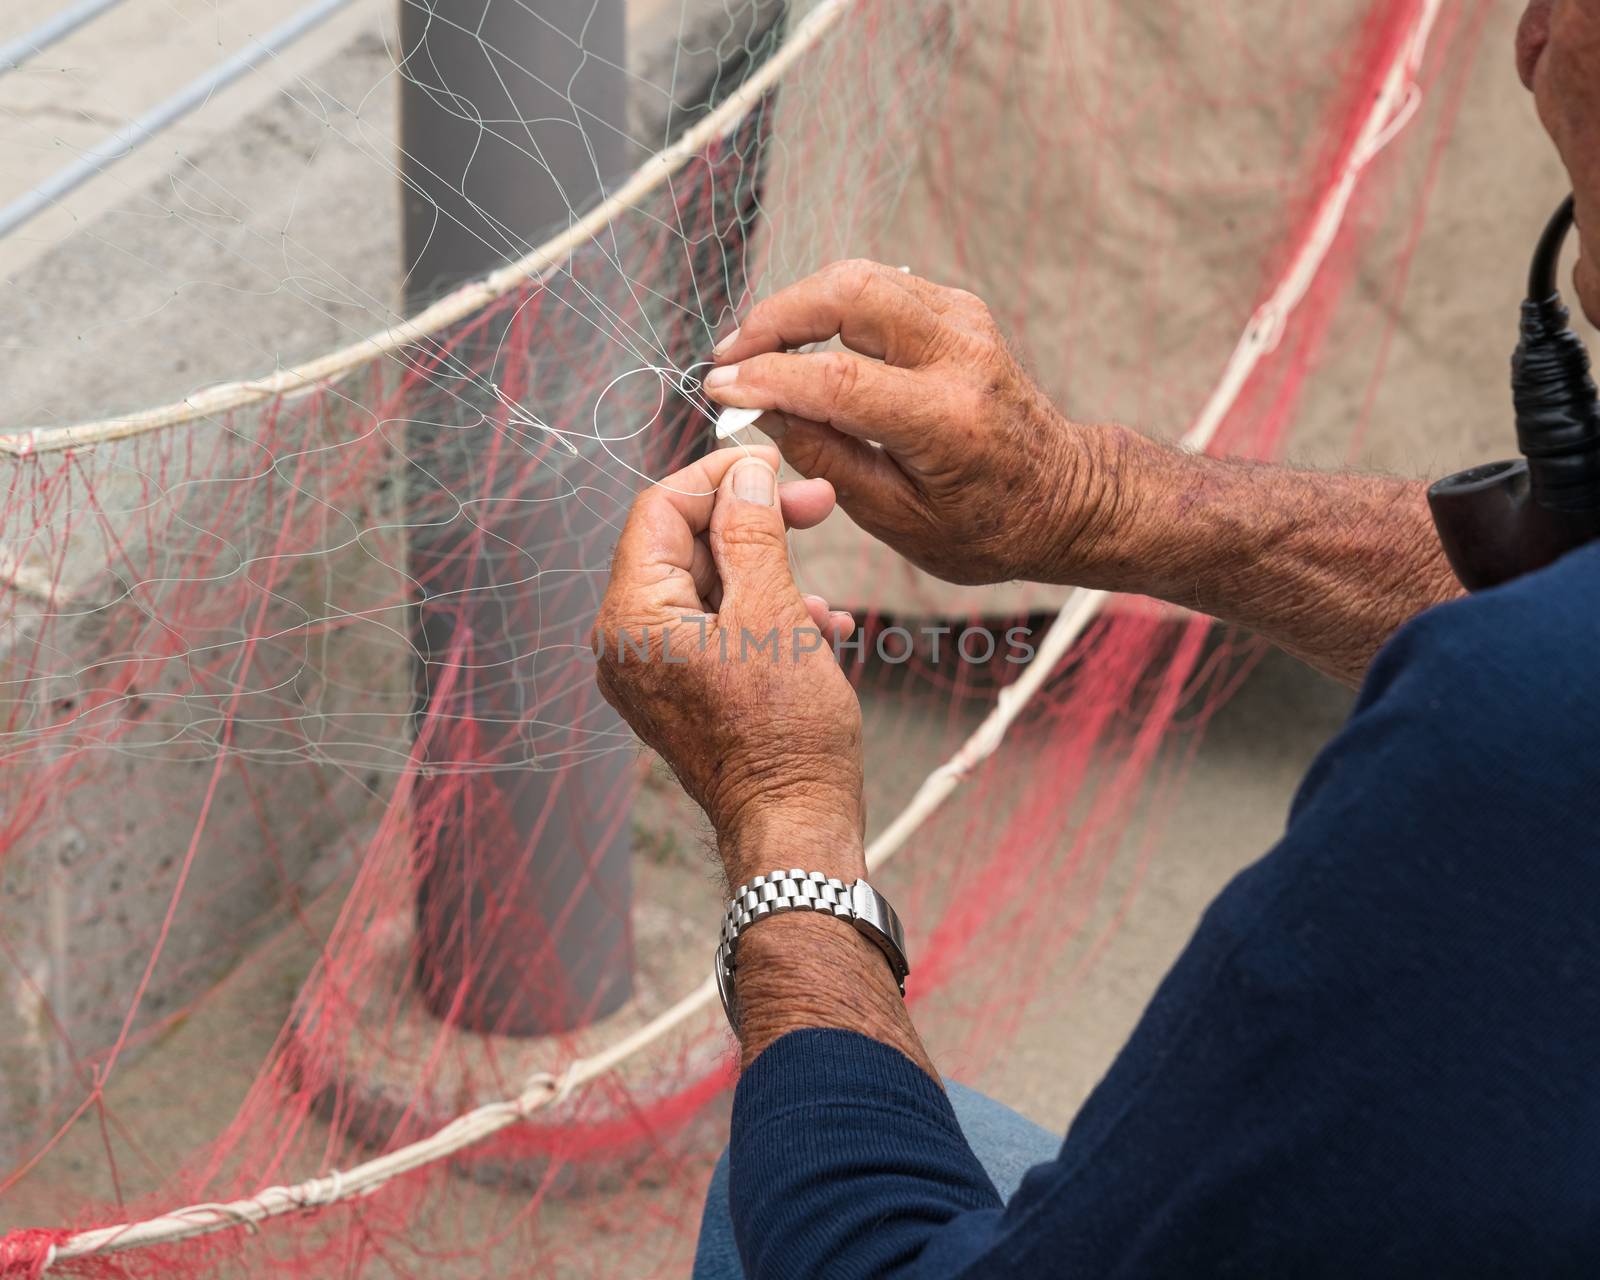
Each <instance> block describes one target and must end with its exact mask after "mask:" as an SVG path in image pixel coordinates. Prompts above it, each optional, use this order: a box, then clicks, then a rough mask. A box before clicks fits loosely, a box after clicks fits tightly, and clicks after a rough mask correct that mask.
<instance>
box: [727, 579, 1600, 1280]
mask: <svg viewBox="0 0 1600 1280" xmlns="http://www.w3.org/2000/svg"><path fill="white" fill-rule="evenodd" d="M731 1153H732V1182H731V1202H732V1211H733V1220H734V1230H735V1234H736V1238H737V1240H738V1243H739V1251H740V1254H741V1256H742V1257H743V1259H744V1263H745V1267H746V1270H747V1272H748V1274H749V1275H750V1276H751V1277H752V1280H772V1278H773V1277H801V1276H804V1277H811V1276H828V1277H836V1276H837V1277H848V1276H895V1277H918V1278H919V1280H933V1278H934V1277H940V1278H941V1280H942V1278H945V1277H957V1276H960V1277H972V1278H974V1280H975V1278H977V1277H1005V1278H1006V1280H1018V1278H1019V1277H1033V1276H1056V1275H1060V1276H1068V1277H1096V1278H1098V1277H1106V1276H1130V1277H1131V1276H1138V1277H1147V1276H1186V1277H1192V1276H1214V1275H1226V1276H1296V1277H1308V1276H1340V1277H1347V1276H1363V1277H1367V1276H1394V1277H1407V1278H1411V1277H1425V1276H1569V1275H1570V1276H1578V1275H1583V1276H1595V1275H1600V1176H1597V1172H1600V547H1595V548H1586V549H1584V550H1582V551H1579V552H1577V553H1574V554H1573V555H1570V556H1568V557H1567V558H1566V559H1564V560H1563V561H1561V562H1560V563H1558V564H1557V565H1555V566H1553V567H1552V568H1550V569H1547V570H1545V571H1544V572H1542V573H1539V574H1535V575H1532V576H1530V577H1528V578H1525V579H1522V580H1520V581H1518V582H1516V583H1513V584H1510V585H1509V586H1507V587H1503V588H1500V589H1498V590H1496V591H1492V592H1487V593H1484V594H1482V595H1478V596H1474V597H1472V598H1470V599H1467V600H1462V601H1459V602H1456V603H1452V604H1449V605H1446V606H1444V607H1442V608H1438V609H1434V610H1431V611H1429V612H1428V613H1426V614H1424V615H1422V616H1421V617H1419V618H1417V619H1415V620H1414V621H1413V622H1411V623H1410V624H1409V625H1407V626H1406V627H1405V628H1404V629H1403V630H1402V631H1400V632H1399V633H1398V634H1397V635H1396V636H1395V637H1394V639H1393V640H1392V641H1391V642H1390V643H1389V644H1388V645H1387V646H1386V647H1385V648H1384V649H1383V651H1382V652H1381V653H1380V654H1379V655H1378V657H1377V658H1376V660H1375V661H1374V663H1373V665H1372V668H1371V670H1370V672H1369V673H1368V677H1367V681H1366V687H1365V688H1364V690H1363V691H1362V695H1361V698H1360V701H1359V702H1358V704H1357V706H1356V709H1355V711H1354V713H1353V715H1352V716H1351V719H1350V721H1349V723H1348V724H1347V725H1346V726H1345V728H1344V729H1343V730H1342V732H1341V733H1340V734H1339V736H1338V737H1337V738H1335V739H1334V741H1333V742H1332V743H1331V744H1330V745H1329V746H1328V747H1327V748H1326V749H1325V750H1324V751H1323V752H1322V754H1321V756H1320V757H1319V758H1318V760H1317V762H1316V763H1315V765H1314V766H1313V767H1312V769H1311V772H1310V774H1309V775H1308V777H1307V778H1306V780H1305V782H1304V784H1303V785H1302V787H1301V789H1300V793H1299V795H1298V796H1297V797H1296V799H1295V803H1294V807H1293V809H1292V811H1291V815H1290V821H1289V825H1288V829H1287V832H1286V833H1285V835H1284V838H1283V840H1282V842H1281V843H1280V844H1279V845H1278V846H1277V847H1276V848H1275V849H1273V850H1272V852H1271V853H1269V854H1268V855H1267V856H1266V857H1265V858H1263V859H1262V860H1261V861H1259V862H1257V863H1256V864H1255V865H1253V866H1252V867H1250V868H1248V869H1247V870H1246V871H1244V872H1243V873H1241V874H1240V875H1239V876H1238V877H1237V878H1236V879H1235V880H1234V881H1233V882H1232V884H1230V885H1229V886H1228V888H1227V889H1226V890H1224V891H1223V893H1222V894H1221V896H1220V897H1218V899H1217V900H1216V901H1215V902H1214V903H1213V904H1212V905H1211V907H1210V908H1209V909H1208V910H1207V912H1206V913H1205V916H1204V918H1203V919H1202V920H1201V923H1200V926H1199V929H1198V930H1197V932H1196V933H1195V936H1194V938H1193V939H1192V940H1191V942H1190V943H1189V946H1188V948H1187V949H1186V950H1185V951H1184V953H1183V954H1182V956H1180V957H1179V959H1178V961H1177V963H1176V965H1175V966H1174V968H1173V970H1172V972H1171V973H1170V974H1169V975H1168V976H1167V978H1166V979H1165V981H1164V982H1163V983H1162V985H1161V987H1160V989H1159V990H1158V992H1157V993H1156V996H1155V998H1154V1000H1153V1001H1152V1002H1151V1004H1150V1007H1149V1009H1148V1010H1146V1012H1145V1015H1144V1017H1143V1019H1142V1021H1141V1022H1140V1024H1139V1026H1138V1027H1137V1029H1136V1030H1135V1031H1134V1034H1133V1036H1132V1038H1131V1039H1130V1040H1129V1042H1128V1044H1127V1045H1126V1047H1125V1048H1124V1049H1123V1050H1122V1052H1121V1054H1120V1055H1119V1056H1118V1058H1117V1060H1116V1061H1115V1063H1114V1064H1113V1065H1112V1067H1111V1069H1110V1071H1109V1072H1108V1073H1107V1075H1106V1077H1105V1079H1104V1080H1102V1081H1101V1083H1100V1085H1099V1086H1098V1088H1097V1089H1096V1090H1095V1091H1094V1093H1093V1094H1092V1095H1091V1096H1090V1098H1089V1100H1088V1101H1087V1102H1086V1103H1085V1104H1084V1107H1083V1109H1082V1111H1081V1112H1080V1113H1079V1115H1078V1117H1077V1119H1076V1120H1075V1121H1074V1122H1073V1125H1072V1128H1071V1130H1070V1132H1069V1133H1068V1134H1067V1138H1066V1142H1065V1144H1064V1145H1063V1147H1062V1149H1061V1154H1060V1156H1059V1157H1058V1158H1057V1159H1056V1160H1055V1161H1054V1162H1053V1163H1050V1164H1045V1165H1041V1166H1039V1167H1038V1168H1036V1169H1034V1170H1033V1171H1032V1172H1031V1173H1030V1174H1029V1175H1028V1176H1027V1178H1026V1179H1025V1181H1024V1182H1023V1184H1022V1187H1021V1189H1020V1190H1019V1191H1018V1192H1017V1194H1016V1196H1015V1198H1014V1199H1013V1200H1012V1201H1011V1203H1010V1205H1009V1206H1007V1207H1006V1208H1004V1209H1002V1208H1001V1206H1000V1203H999V1199H998V1197H997V1196H996V1194H995V1192H994V1189H993V1187H992V1186H991V1185H990V1183H989V1181H988V1179H987V1178H986V1177H985V1175H984V1172H983V1169H982V1168H981V1167H980V1166H979V1164H978V1163H977V1161H976V1159H975V1158H974V1156H973V1154H972V1152H971V1151H970V1149H969V1148H968V1147H967V1145H966V1143H965V1142H964V1141H963V1139H962V1136H961V1132H960V1130H959V1129H958V1128H957V1127H956V1123H955V1119H954V1116H953V1115H952V1113H951V1110H950V1107H949V1104H948V1103H947V1102H946V1100H945V1097H944V1094H943V1093H942V1091H941V1090H940V1089H939V1087H938V1086H937V1085H935V1084H934V1082H933V1081H932V1080H930V1079H928V1078H927V1077H926V1076H925V1075H924V1074H923V1073H922V1072H921V1071H919V1070H918V1069H917V1068H916V1067H915V1066H914V1065H913V1064H912V1063H911V1062H910V1061H909V1060H908V1059H906V1058H904V1057H902V1056H901V1055H900V1054H899V1053H897V1052H895V1051H894V1050H892V1049H889V1048H887V1047H886V1046H884V1045H881V1044H879V1043H877V1042H876V1041H873V1040H869V1039H867V1038H865V1037H862V1036H858V1035H854V1034H852V1033H848V1032H842V1031H807V1032H800V1033H797V1034H794V1035H790V1036H786V1037H784V1038H783V1039H781V1040H779V1041H778V1042H777V1043H775V1044H774V1045H772V1046H771V1047H770V1048H769V1049H768V1050H767V1051H766V1052H765V1053H763V1054H762V1055H761V1056H760V1057H759V1058H758V1059H757V1060H756V1062H755V1063H754V1064H753V1065H752V1067H751V1069H750V1070H749V1071H748V1072H747V1073H746V1074H745V1076H744V1079H743V1080H741V1081H740V1084H739V1089H738V1093H737V1096H736V1098H735V1101H734V1114H733V1138H732V1146H731Z"/></svg>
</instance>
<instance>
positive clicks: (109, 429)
mask: <svg viewBox="0 0 1600 1280" xmlns="http://www.w3.org/2000/svg"><path fill="white" fill-rule="evenodd" d="M857 2H858V0H820V3H819V4H818V5H817V7H816V8H815V9H813V10H812V11H811V12H810V13H809V14H807V15H806V16H805V18H804V19H802V20H801V21H800V23H799V24H797V25H796V27H795V29H794V31H793V32H792V33H791V34H790V36H789V38H788V39H787V40H785V41H784V42H783V45H782V46H781V47H780V48H779V49H777V50H776V51H775V52H774V53H773V55H772V56H771V57H770V58H768V59H767V60H766V61H765V62H763V63H762V64H761V66H760V67H759V68H757V70H756V71H755V72H754V73H753V74H752V75H751V76H750V78H749V79H747V80H746V81H745V82H744V83H743V84H742V85H740V86H739V88H738V89H737V90H736V91H735V92H734V93H732V94H730V95H729V97H728V99H727V101H726V102H724V103H722V105H721V106H719V107H718V108H717V109H716V110H715V111H713V112H712V113H711V114H710V115H708V116H707V117H706V118H705V119H704V120H702V121H700V122H699V123H698V124H696V125H694V126H693V127H692V128H690V129H688V130H687V131H686V132H685V133H684V134H683V135H682V136H681V137H680V138H679V139H678V140H677V141H676V142H674V143H673V144H672V145H671V146H670V147H667V148H666V149H665V150H662V151H658V152H657V153H656V154H655V155H653V156H651V157H650V159H648V160H646V161H645V162H644V164H642V165H640V166H639V168H638V169H637V170H635V171H634V174H633V176H632V177H630V178H629V179H628V181H627V182H626V183H624V184H623V186H622V187H621V188H620V189H619V190H618V191H617V192H616V193H615V194H614V195H612V196H611V197H610V198H609V199H607V200H605V201H604V202H603V203H601V204H599V205H597V206H596V207H595V208H594V209H592V210H590V212H589V213H587V214H586V215H585V216H584V217H582V218H580V219H578V221H576V222H574V223H573V224H572V225H571V226H570V227H568V228H567V229H566V230H565V231H563V232H562V233H561V234H560V235H557V236H554V237H552V238H551V239H550V240H547V241H546V242H545V243H544V244H542V245H540V246H539V247H538V248H537V249H534V250H532V251H531V252H529V253H526V254H524V255H523V256H522V257H520V258H518V259H517V260H516V261H515V262H511V263H508V264H507V265H506V266H503V267H500V268H499V269H497V270H496V271H494V272H492V273H490V274H489V275H487V276H485V277H484V278H483V279H482V280H475V281H473V282H471V283H470V284H465V285H462V286H461V287H460V288H459V289H456V290H454V291H453V292H451V293H448V294H446V295H445V296H444V297H442V298H440V299H439V301H438V302H435V303H434V304H433V305H432V306H430V307H428V308H426V309H425V310H423V311H422V312H420V313H419V314H418V315H415V316H413V317H412V318H411V319H409V320H403V321H401V322H400V323H399V324H397V325H394V326H393V327H391V328H388V329H385V330H383V331H382V332H381V333H374V334H371V335H369V336H368V337H366V338H363V339H362V340H361V341H359V342H355V343H352V344H351V345H350V346H348V347H342V348H340V349H339V350H338V351H333V352H330V353H328V354H327V355H324V356H320V357H318V358H317V359H315V360H311V361H309V362H307V363H305V364H302V365H297V366H295V367H294V368H291V369H281V370H279V371H278V372H277V373H274V374H272V375H271V376H269V377H265V378H254V379H250V380H248V381H244V382H225V383H221V384H219V385H218V386H214V387H207V388H206V389H205V390H203V391H197V392H195V393H194V394H193V395H190V396H187V397H185V398H184V399H183V400H180V401H178V402H177V403H175V404H169V405H163V406H161V407H160V408H156V409H144V410H141V411H140V412H138V413H132V414H129V415H127V416H126V417H120V418H105V419H102V420H100V421H98V422H84V423H79V424H78V425H76V426H71V427H42V428H37V429H35V430H31V431H23V432H13V433H11V434H9V435H0V453H9V454H11V455H12V456H14V457H18V458H25V457H28V456H30V455H32V454H36V453H53V452H59V451H60V450H62V449H72V448H78V447H81V446H84V445H91V444H105V443H108V442H109V441H112V440H126V439H128V438H129V437H131V436H139V435H145V434H147V433H148V432H152V431H162V430H165V429H167V428H169V427H175V426H179V425H181V424H182V423H186V422H193V421H195V420H196V419H198V418H209V417H214V416H217V415H219V414H224V413H231V412H233V411H234V410H236V409H242V408H245V407H246V406H248V405H252V404H259V403H261V402H262V401H264V400H270V399H273V398H275V397H278V396H296V395H303V394H305V393H307V392H310V391H314V390H316V389H317V388H319V387H322V386H326V385H327V384H329V383H331V382H335V381H337V380H338V379H340V378H343V377H345V376H346V375H348V374H350V373H352V372H354V371H355V370H357V369H360V368H362V367H364V366H366V365H368V364H371V363H372V362H373V361H374V360H377V359H380V358H381V357H383V356H389V355H393V354H394V353H396V352H398V351H400V350H402V349H404V348H406V347H409V346H413V345H415V344H416V343H418V342H420V341H422V340H424V339H426V338H429V337H432V336H433V335H435V334H437V333H440V332H442V331H443V330H445V329H448V328H449V327H450V326H451V325H453V324H456V323H457V322H458V321H461V320H464V319H466V318H467V317H468V316H470V315H472V314H473V313H475V312H477V311H479V310H480V309H482V308H483V307H485V306H487V305H488V304H489V303H491V302H494V301H495V300H496V299H498V298H503V297H505V296H506V295H507V294H509V293H511V292H513V291H515V290H517V289H520V288H522V287H523V286H525V285H527V284H530V283H533V282H535V281H538V280H542V279H544V278H545V277H547V276H548V275H549V274H550V273H551V272H552V271H554V270H555V269H556V268H558V267H559V266H560V265H561V263H562V262H564V261H565V260H566V259H568V258H569V257H570V256H571V255H572V253H573V252H574V251H575V250H577V249H578V248H579V247H580V246H582V245H584V244H587V243H588V242H589V241H591V240H594V239H595V238H596V237H598V236H601V235H602V234H604V232H605V231H606V229H607V228H608V227H609V226H610V225H611V223H612V222H613V221H615V219H616V218H617V216H618V215H619V214H620V213H622V212H623V211H624V210H626V209H631V208H635V207H637V206H638V205H639V204H640V202H641V201H643V200H644V198H645V197H646V196H648V195H649V194H650V193H651V192H653V191H654V190H655V189H656V188H657V187H659V186H661V185H662V184H663V183H665V182H666V181H667V180H668V179H669V178H671V177H672V176H673V175H674V174H676V173H677V172H678V171H679V170H680V169H682V168H683V166H684V165H686V164H687V163H688V162H689V161H690V160H692V159H693V158H694V157H695V156H697V155H699V154H700V153H701V152H702V151H703V150H705V148H706V147H707V146H709V145H710V144H711V143H712V142H715V141H717V140H719V139H721V138H724V137H726V136H727V135H728V134H730V133H731V132H733V130H734V129H735V128H736V127H737V126H738V124H739V122H740V121H741V120H743V119H744V117H745V115H746V113H747V112H748V111H749V110H750V109H751V108H752V107H753V106H754V105H755V104H756V103H757V102H758V101H759V100H760V98H761V95H762V94H764V93H766V92H767V90H769V89H770V88H772V86H773V85H775V84H777V83H778V81H779V80H781V79H782V78H783V76H784V74H785V73H786V72H787V71H788V70H789V68H790V67H792V66H793V65H794V64H795V63H796V62H798V61H799V60H800V59H801V58H802V57H804V56H805V55H806V54H807V53H809V52H810V51H811V50H812V49H813V48H814V47H815V46H816V45H817V44H818V43H819V42H820V41H821V39H822V37H823V36H824V35H826V34H827V33H828V31H830V30H831V29H832V28H833V27H834V25H835V24H836V23H837V22H838V21H839V19H840V18H841V17H843V16H844V14H845V13H846V12H847V11H848V10H849V9H850V8H852V7H853V6H854V5H855V4H856V3H857Z"/></svg>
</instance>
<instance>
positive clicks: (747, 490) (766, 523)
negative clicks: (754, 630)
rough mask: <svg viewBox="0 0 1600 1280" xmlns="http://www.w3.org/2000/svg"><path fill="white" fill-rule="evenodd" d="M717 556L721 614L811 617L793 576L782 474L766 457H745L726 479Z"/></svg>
mask: <svg viewBox="0 0 1600 1280" xmlns="http://www.w3.org/2000/svg"><path fill="white" fill-rule="evenodd" d="M711 554H712V556H713V558H714V559H715V560H716V562H717V573H718V575H719V576H720V577H721V578H722V608H721V610H720V612H721V613H723V614H732V615H734V616H738V617H743V618H752V619H754V618H761V619H766V618H770V619H772V620H773V621H777V620H779V619H781V618H783V617H784V616H785V615H789V614H793V613H795V611H796V610H798V611H799V612H800V613H801V614H805V602H804V601H803V600H802V599H801V598H800V591H799V588H797V587H796V586H795V583H794V575H793V574H791V573H790V572H789V539H788V537H787V535H786V534H785V532H784V527H783V513H782V512H781V511H780V510H779V508H778V473H777V472H776V471H774V470H773V469H772V468H771V467H770V466H768V465H767V463H765V462H764V461H762V460H761V459H760V458H745V459H743V460H741V461H740V462H737V463H735V464H734V465H733V466H732V467H730V468H729V469H728V472H727V474H726V475H724V476H723V477H722V484H721V485H720V486H718V489H717V505H716V506H715V508H713V510H712V512H711ZM807 616H809V615H807Z"/></svg>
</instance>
